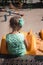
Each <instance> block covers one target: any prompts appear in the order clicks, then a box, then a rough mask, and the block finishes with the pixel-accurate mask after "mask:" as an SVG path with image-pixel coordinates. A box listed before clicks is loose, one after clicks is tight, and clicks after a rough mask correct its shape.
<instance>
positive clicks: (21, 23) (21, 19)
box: [19, 18, 24, 27]
mask: <svg viewBox="0 0 43 65" xmlns="http://www.w3.org/2000/svg"><path fill="white" fill-rule="evenodd" d="M19 25H20V26H21V27H22V26H23V25H24V20H23V18H20V19H19Z"/></svg>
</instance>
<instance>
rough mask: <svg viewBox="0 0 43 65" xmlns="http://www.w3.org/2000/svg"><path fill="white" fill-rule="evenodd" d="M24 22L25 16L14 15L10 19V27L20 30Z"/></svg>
mask: <svg viewBox="0 0 43 65" xmlns="http://www.w3.org/2000/svg"><path fill="white" fill-rule="evenodd" d="M23 24H24V21H23V18H22V17H21V16H19V15H18V16H14V17H12V18H11V19H10V27H11V28H12V29H13V30H14V31H19V30H20V29H21V28H22V26H23Z"/></svg>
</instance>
